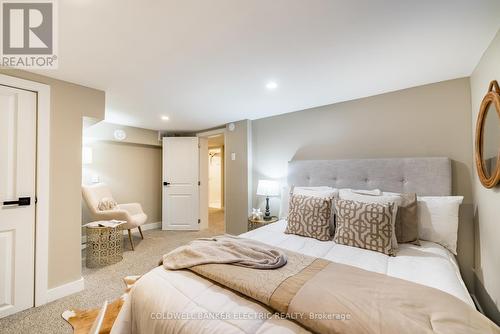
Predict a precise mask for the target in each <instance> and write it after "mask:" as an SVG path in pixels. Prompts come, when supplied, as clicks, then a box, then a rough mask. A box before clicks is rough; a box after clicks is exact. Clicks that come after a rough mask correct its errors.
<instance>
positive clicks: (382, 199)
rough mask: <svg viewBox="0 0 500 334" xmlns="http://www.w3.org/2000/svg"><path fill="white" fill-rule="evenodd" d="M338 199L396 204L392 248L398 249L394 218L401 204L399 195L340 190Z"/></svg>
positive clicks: (393, 215)
mask: <svg viewBox="0 0 500 334" xmlns="http://www.w3.org/2000/svg"><path fill="white" fill-rule="evenodd" d="M339 197H340V198H341V199H344V200H348V201H356V202H363V203H378V204H392V203H394V204H396V205H395V206H394V208H393V211H392V233H393V234H392V239H391V240H392V248H393V250H396V249H397V248H398V239H397V238H396V229H395V226H396V218H397V212H398V206H399V205H400V204H401V203H402V201H403V199H402V198H401V196H400V194H396V193H385V194H383V193H382V192H381V191H380V190H378V189H375V190H352V189H340V191H339Z"/></svg>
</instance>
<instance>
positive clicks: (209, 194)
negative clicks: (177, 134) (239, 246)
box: [198, 129, 226, 234]
mask: <svg viewBox="0 0 500 334" xmlns="http://www.w3.org/2000/svg"><path fill="white" fill-rule="evenodd" d="M198 137H199V138H200V180H201V187H200V212H201V213H202V214H201V216H202V217H206V224H204V225H203V228H206V229H208V230H210V231H211V232H214V233H221V234H222V233H224V232H225V230H226V228H225V210H224V209H225V204H224V203H225V191H224V189H225V135H224V129H220V130H213V131H209V132H205V133H201V134H198ZM203 213H205V214H203ZM202 220H203V218H202Z"/></svg>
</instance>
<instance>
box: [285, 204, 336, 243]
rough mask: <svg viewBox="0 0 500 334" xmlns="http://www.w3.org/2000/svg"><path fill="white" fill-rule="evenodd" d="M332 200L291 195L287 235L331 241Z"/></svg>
mask: <svg viewBox="0 0 500 334" xmlns="http://www.w3.org/2000/svg"><path fill="white" fill-rule="evenodd" d="M332 204H333V201H332V198H322V197H314V196H305V195H294V194H292V195H290V205H289V211H288V224H287V226H286V230H285V233H288V234H297V235H301V236H304V237H310V238H315V239H318V240H322V241H326V240H331V238H332V237H331V234H330V217H331V216H332V215H333V210H332Z"/></svg>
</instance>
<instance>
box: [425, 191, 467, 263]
mask: <svg viewBox="0 0 500 334" xmlns="http://www.w3.org/2000/svg"><path fill="white" fill-rule="evenodd" d="M463 199H464V198H463V196H424V197H420V196H418V197H417V215H418V237H419V239H421V240H427V241H432V242H435V243H438V244H440V245H442V246H444V247H446V248H447V249H449V250H450V252H452V253H453V254H455V255H457V234H458V210H459V208H460V204H462V201H463Z"/></svg>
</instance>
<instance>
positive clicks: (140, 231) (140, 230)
mask: <svg viewBox="0 0 500 334" xmlns="http://www.w3.org/2000/svg"><path fill="white" fill-rule="evenodd" d="M137 228H138V229H139V233H140V234H141V239H142V240H144V235H143V234H142V229H141V227H140V226H137Z"/></svg>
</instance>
